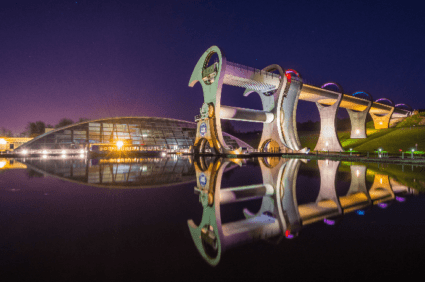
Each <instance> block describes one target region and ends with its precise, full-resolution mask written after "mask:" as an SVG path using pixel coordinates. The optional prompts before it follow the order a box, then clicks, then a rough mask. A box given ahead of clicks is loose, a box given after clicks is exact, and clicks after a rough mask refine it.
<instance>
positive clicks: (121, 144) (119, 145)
mask: <svg viewBox="0 0 425 282" xmlns="http://www.w3.org/2000/svg"><path fill="white" fill-rule="evenodd" d="M122 146H124V142H122V141H117V147H118V149H121V147H122Z"/></svg>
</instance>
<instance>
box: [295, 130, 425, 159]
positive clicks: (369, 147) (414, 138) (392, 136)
mask: <svg viewBox="0 0 425 282" xmlns="http://www.w3.org/2000/svg"><path fill="white" fill-rule="evenodd" d="M299 136H300V141H301V145H302V147H308V148H310V149H311V150H313V149H314V147H315V146H316V143H317V140H318V139H319V133H318V132H308V131H300V132H299ZM367 136H368V137H367V138H365V139H350V132H338V137H339V140H340V142H341V146H342V147H343V148H344V150H345V151H349V150H350V148H352V149H353V151H359V152H373V151H375V150H376V149H377V148H382V149H383V150H384V151H387V152H389V153H390V154H401V153H400V151H399V150H400V149H401V150H402V151H403V152H406V151H410V150H411V149H412V148H415V144H418V147H417V149H418V150H419V151H425V126H411V127H402V128H400V127H395V128H387V129H371V128H368V129H367ZM415 149H416V148H415Z"/></svg>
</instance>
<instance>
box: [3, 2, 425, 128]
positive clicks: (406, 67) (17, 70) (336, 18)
mask: <svg viewBox="0 0 425 282" xmlns="http://www.w3.org/2000/svg"><path fill="white" fill-rule="evenodd" d="M16 2H17V3H16ZM419 4H420V2H419V1H416V2H408V1H397V2H392V1H366V2H360V1H334V2H333V1H331V2H328V1H305V2H304V1H298V0H297V1H125V0H120V1H93V0H92V1H66V0H62V1H34V0H32V1H6V2H5V3H4V1H3V2H2V6H1V9H0V27H1V28H0V39H1V40H0V93H1V101H2V103H1V105H2V107H1V111H0V121H1V123H0V127H6V128H9V129H11V130H13V132H14V133H15V134H16V133H20V132H22V131H23V130H24V128H25V126H26V124H27V123H28V122H29V121H37V120H42V121H44V122H46V124H52V125H55V124H56V123H57V122H58V121H59V120H60V119H61V118H63V117H67V118H71V119H73V120H74V121H76V120H78V119H79V118H80V117H86V118H102V117H112V116H159V117H170V118H177V119H183V120H190V121H193V117H194V116H195V115H197V114H198V113H199V108H200V107H201V105H202V102H203V98H202V89H201V87H200V85H199V84H198V85H196V86H195V87H194V88H190V87H188V82H189V78H190V75H191V73H192V70H193V68H194V66H195V64H196V62H197V61H198V59H199V57H200V56H201V55H202V54H203V52H204V51H205V50H206V49H207V48H208V47H210V46H212V45H217V46H219V47H220V48H222V49H223V50H224V52H225V53H226V56H227V59H228V60H229V61H232V62H236V63H240V64H244V65H248V66H252V67H255V68H264V67H266V66H268V65H270V64H279V65H281V66H282V67H283V68H284V69H289V68H293V69H296V70H297V71H299V72H300V73H301V75H302V76H303V78H305V80H307V81H309V82H313V83H315V84H322V83H325V82H328V81H335V82H338V83H339V84H341V85H342V86H343V88H344V90H345V92H346V93H349V94H350V93H353V92H355V91H358V90H364V91H368V92H369V93H371V94H372V96H373V98H374V99H375V100H376V99H378V98H382V97H386V98H389V99H391V100H393V101H394V102H395V103H407V104H410V105H411V106H412V107H413V108H416V109H418V108H425V102H424V99H423V92H422V90H423V89H424V86H425V85H424V84H425V82H424V81H425V80H424V79H425V70H424V69H425V68H424V65H425V64H424V63H425V53H424V46H425V39H424V35H425V20H424V17H423V15H422V11H421V8H420V6H419ZM242 93H243V89H241V88H239V89H238V88H235V87H231V86H227V87H224V90H223V96H222V97H223V98H222V102H223V104H226V105H231V106H240V107H250V108H256V109H260V105H259V103H260V99H259V97H258V95H250V96H249V97H247V98H243V96H242ZM344 111H345V110H344ZM297 113H298V120H299V121H306V120H308V119H313V120H314V119H317V118H318V112H317V110H316V109H315V106H314V105H313V104H311V103H306V102H304V103H300V106H299V108H298V112H297Z"/></svg>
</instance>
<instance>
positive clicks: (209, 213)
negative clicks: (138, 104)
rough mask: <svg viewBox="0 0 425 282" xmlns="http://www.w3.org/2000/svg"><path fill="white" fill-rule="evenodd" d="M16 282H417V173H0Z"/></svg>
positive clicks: (34, 162) (3, 239) (326, 166)
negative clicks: (399, 281) (384, 281)
mask: <svg viewBox="0 0 425 282" xmlns="http://www.w3.org/2000/svg"><path fill="white" fill-rule="evenodd" d="M0 167H1V169H0V214H1V217H0V227H1V231H0V267H1V272H0V273H1V274H2V276H3V277H11V278H13V280H14V281H24V280H28V281H30V280H31V281H34V280H40V281H89V280H90V281H93V280H96V281H142V280H148V281H150V280H156V281H164V280H168V281H192V280H201V281H204V280H207V281H227V280H234V279H237V280H242V279H246V280H248V279H249V280H251V279H252V278H255V279H262V280H274V279H291V280H295V281H298V280H301V279H306V278H307V279H314V280H331V281H333V280H335V281H336V280H339V281H340V280H346V279H350V280H351V279H353V278H354V279H362V280H366V281H368V280H372V279H376V278H378V279H381V278H404V279H406V278H407V279H409V278H410V277H412V278H413V277H415V275H416V274H418V273H420V274H422V271H421V270H422V269H423V261H424V259H423V252H424V251H425V248H424V247H425V243H424V240H425V212H424V206H425V196H424V195H423V191H425V166H410V165H404V166H401V165H394V164H374V163H367V164H361V163H348V162H336V161H326V160H323V161H307V160H296V159H276V158H260V159H247V160H235V159H233V160H230V159H227V160H226V159H213V158H206V159H197V160H195V159H192V158H190V157H184V156H182V157H177V156H174V157H171V158H148V159H142V158H128V159H89V160H88V159H85V158H84V157H83V158H81V157H80V156H75V157H68V158H64V157H61V156H58V157H48V158H27V159H0Z"/></svg>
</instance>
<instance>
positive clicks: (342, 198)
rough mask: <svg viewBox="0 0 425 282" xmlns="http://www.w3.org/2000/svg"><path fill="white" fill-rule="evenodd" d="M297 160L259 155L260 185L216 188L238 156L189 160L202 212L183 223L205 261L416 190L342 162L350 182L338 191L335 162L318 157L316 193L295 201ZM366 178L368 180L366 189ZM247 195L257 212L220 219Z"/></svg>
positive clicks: (295, 233)
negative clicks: (311, 197) (256, 201)
mask: <svg viewBox="0 0 425 282" xmlns="http://www.w3.org/2000/svg"><path fill="white" fill-rule="evenodd" d="M303 162H304V163H306V162H307V161H306V160H300V159H282V158H261V159H259V164H260V169H261V174H262V182H261V183H253V184H252V185H245V186H237V187H226V188H222V187H221V185H222V178H223V173H224V171H225V169H226V167H228V166H229V165H231V164H232V163H234V164H238V165H242V163H243V161H242V160H238V159H223V158H217V159H214V160H213V159H198V160H197V161H196V162H195V169H196V181H197V186H196V187H195V193H197V194H199V201H200V202H201V204H202V207H203V212H202V219H201V222H200V223H199V224H196V223H195V222H194V220H192V219H189V220H188V226H189V230H190V233H191V236H192V239H193V242H194V243H195V246H196V248H197V249H198V251H199V253H200V254H201V256H202V257H203V258H204V259H205V260H206V261H207V262H208V263H209V264H210V265H213V266H215V265H217V264H218V263H219V261H220V259H221V256H222V254H223V252H225V251H226V250H228V249H230V248H232V247H234V246H237V245H241V244H246V243H249V242H253V241H255V240H260V239H261V240H267V241H270V242H274V243H278V242H280V240H282V239H283V238H287V239H291V238H294V237H296V236H298V234H299V232H300V230H301V229H302V228H304V227H305V226H307V225H309V224H312V223H315V222H318V221H323V222H324V223H325V224H328V225H334V224H336V223H337V222H338V221H340V220H341V219H342V217H343V215H344V214H347V213H351V212H357V213H358V214H359V215H362V214H364V213H365V211H366V210H367V209H369V208H370V207H372V206H374V205H375V206H376V205H377V206H379V207H381V208H386V207H387V205H388V203H390V202H391V201H393V200H397V201H404V197H403V195H404V194H413V193H417V192H416V191H415V190H414V189H412V188H410V187H408V186H407V185H403V184H401V183H399V182H398V181H396V180H395V179H394V178H392V177H390V176H389V175H388V174H385V173H383V172H381V171H380V170H379V169H378V170H373V169H369V170H368V168H367V167H366V165H359V164H354V165H350V164H348V165H347V164H345V165H346V166H348V167H349V170H350V173H351V180H350V186H349V188H348V191H347V192H345V193H344V194H343V195H340V192H339V193H338V190H337V172H338V169H339V167H340V165H341V162H340V161H330V160H319V161H317V167H318V170H319V173H320V189H319V192H318V194H317V195H315V200H314V201H310V202H307V203H300V204H299V203H298V199H297V191H296V189H297V185H296V181H297V177H298V172H299V169H300V165H301V164H302V163H303ZM370 176H371V177H370ZM367 177H370V178H373V183H372V184H371V186H370V187H369V188H368V187H367V181H366V179H367ZM313 185H314V183H312V186H313ZM306 191H308V189H307V190H306ZM312 193H314V192H313V190H312ZM253 199H261V207H260V209H259V210H258V211H257V212H253V211H250V210H248V209H244V210H243V214H244V219H242V220H237V221H233V222H228V223H222V216H221V206H223V205H228V204H233V203H237V202H242V201H248V200H253Z"/></svg>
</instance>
